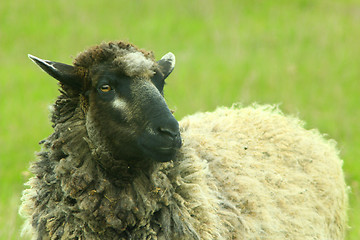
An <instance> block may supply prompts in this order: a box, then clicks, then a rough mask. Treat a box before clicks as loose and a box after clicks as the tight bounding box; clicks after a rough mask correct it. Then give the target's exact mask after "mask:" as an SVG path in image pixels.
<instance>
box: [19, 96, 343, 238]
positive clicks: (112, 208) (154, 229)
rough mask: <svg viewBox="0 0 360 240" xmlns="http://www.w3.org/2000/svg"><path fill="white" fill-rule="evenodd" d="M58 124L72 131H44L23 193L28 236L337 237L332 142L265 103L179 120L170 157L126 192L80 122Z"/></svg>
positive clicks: (339, 187) (339, 208) (338, 190)
mask: <svg viewBox="0 0 360 240" xmlns="http://www.w3.org/2000/svg"><path fill="white" fill-rule="evenodd" d="M60 100H61V99H60ZM58 104H59V102H58ZM74 118H76V116H73V118H72V119H74ZM78 119H79V120H78V122H77V123H81V121H82V120H81V117H78ZM62 124H63V126H62V128H67V127H71V131H68V132H66V133H60V132H56V130H55V133H54V134H53V135H52V136H50V137H49V139H48V140H47V141H46V143H45V149H44V151H43V152H41V153H40V154H39V155H40V156H41V158H40V160H39V161H38V162H35V163H33V165H32V172H33V173H34V174H35V177H33V178H31V179H30V181H29V182H28V185H29V186H30V189H27V190H25V191H24V195H23V199H22V200H23V204H22V207H21V212H22V215H23V216H26V217H27V219H28V221H27V223H26V225H25V228H24V229H25V231H26V230H29V231H30V232H31V231H33V229H36V231H35V233H33V239H244V240H245V239H246V240H249V239H250V240H251V239H269V240H270V239H299V240H304V239H343V238H344V235H345V231H346V228H347V224H346V221H347V217H346V210H347V187H346V185H345V182H344V176H343V172H342V161H341V160H340V159H339V157H338V151H337V150H336V147H335V142H334V141H331V140H330V141H329V140H325V139H324V137H323V136H322V135H320V134H319V133H318V131H315V130H305V129H304V128H303V123H302V122H300V121H299V120H298V119H296V118H292V117H286V116H284V115H283V114H282V113H281V112H280V111H279V110H277V109H276V108H274V107H271V106H252V107H245V108H235V107H233V108H219V109H217V110H216V111H215V112H208V113H198V114H195V115H193V116H188V117H186V118H184V119H183V120H182V121H181V122H180V124H181V128H182V137H183V139H184V145H183V147H182V148H181V151H180V152H179V154H178V155H177V159H176V160H175V161H174V162H173V163H156V164H155V163H154V166H153V167H152V168H150V170H149V172H146V173H144V172H139V176H138V177H137V178H136V179H134V181H133V183H132V184H131V185H130V186H128V187H127V188H125V189H119V188H117V187H116V185H114V184H113V183H112V182H111V181H109V179H106V177H105V176H104V175H103V173H102V171H101V169H100V168H99V167H98V166H97V165H96V159H94V158H95V156H96V155H94V154H93V153H90V149H89V147H88V143H87V142H86V141H85V140H84V134H86V132H84V128H83V126H82V125H81V124H75V122H74V121H70V120H68V121H65V122H64V123H62ZM59 150H61V151H64V152H66V153H67V154H68V156H67V157H64V156H63V155H62V154H61V151H59ZM103 157H104V156H103Z"/></svg>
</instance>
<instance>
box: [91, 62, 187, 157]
mask: <svg viewBox="0 0 360 240" xmlns="http://www.w3.org/2000/svg"><path fill="white" fill-rule="evenodd" d="M91 78H92V83H93V87H92V89H91V91H90V95H89V100H90V105H89V111H88V123H87V124H88V128H91V129H89V134H90V135H91V134H92V131H95V134H101V136H100V137H95V138H97V139H104V140H105V139H106V141H105V142H106V144H108V147H109V146H110V147H111V148H112V149H111V151H112V152H113V153H115V155H117V156H119V157H122V158H139V157H140V158H146V157H147V158H151V159H154V160H156V161H161V162H163V161H169V160H171V159H172V158H173V157H174V154H175V153H176V150H177V149H178V148H180V146H181V139H180V133H179V124H178V122H177V121H176V119H175V118H174V117H173V115H172V114H171V112H170V110H169V108H168V106H167V105H166V103H165V100H164V98H163V96H162V91H163V87H164V75H163V74H162V73H160V72H158V73H153V74H151V76H150V77H149V76H147V75H143V76H135V77H129V76H127V75H126V74H124V72H123V71H122V70H120V71H119V69H117V68H108V67H107V66H106V65H103V66H100V67H98V68H97V69H95V70H93V71H92V73H91Z"/></svg>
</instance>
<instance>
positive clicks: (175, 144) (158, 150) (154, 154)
mask: <svg viewBox="0 0 360 240" xmlns="http://www.w3.org/2000/svg"><path fill="white" fill-rule="evenodd" d="M139 145H140V149H141V150H142V152H143V154H144V156H145V157H146V158H150V159H152V160H154V161H156V162H169V161H171V160H174V158H175V155H176V153H177V151H178V150H179V149H180V147H181V145H182V144H181V138H180V137H179V138H177V139H175V140H174V141H172V142H169V143H167V144H161V143H159V142H156V140H154V139H143V140H142V141H140V142H139Z"/></svg>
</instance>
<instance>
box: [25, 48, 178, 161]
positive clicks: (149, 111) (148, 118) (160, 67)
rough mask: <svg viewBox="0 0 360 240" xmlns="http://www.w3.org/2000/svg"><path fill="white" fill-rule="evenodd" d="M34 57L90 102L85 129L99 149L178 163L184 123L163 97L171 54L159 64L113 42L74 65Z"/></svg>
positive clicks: (89, 52) (172, 61)
mask: <svg viewBox="0 0 360 240" xmlns="http://www.w3.org/2000/svg"><path fill="white" fill-rule="evenodd" d="M29 57H30V58H31V59H32V60H33V61H34V62H35V63H36V64H37V65H39V66H40V67H41V68H42V69H43V70H44V71H45V72H47V73H48V74H49V75H51V76H52V77H54V78H55V79H57V80H59V81H60V82H61V83H62V87H63V88H64V89H71V90H72V92H76V93H77V94H78V96H79V99H85V100H84V101H85V102H86V104H85V105H86V106H85V107H83V109H86V110H85V111H84V112H85V118H86V129H87V132H88V135H89V138H90V140H92V141H93V142H94V144H95V145H102V146H97V147H103V148H104V149H107V150H109V152H111V154H113V155H114V157H115V158H121V159H125V160H126V159H129V160H130V159H131V160H134V159H149V158H150V159H153V160H155V161H160V162H165V161H170V160H171V159H173V157H174V155H175V153H176V151H177V150H178V149H179V148H180V146H181V138H180V132H179V124H178V122H177V121H176V119H175V118H174V117H173V115H172V113H171V111H170V110H169V108H168V106H167V104H166V103H165V100H164V97H163V87H164V83H165V82H164V80H165V78H166V77H167V76H168V75H169V74H170V73H171V72H172V70H173V68H174V65H175V56H174V55H173V54H172V53H168V54H166V55H165V56H164V57H163V58H161V60H159V61H157V62H156V61H155V60H154V59H153V56H152V53H151V52H146V51H144V50H139V49H138V48H136V47H135V46H134V45H132V44H127V43H123V42H110V43H103V44H101V45H98V46H95V47H93V48H90V49H89V50H87V51H84V52H83V53H81V54H80V55H79V56H78V57H77V58H76V59H75V61H74V65H66V64H63V63H58V62H53V61H48V60H42V59H39V58H37V57H34V56H31V55H29ZM79 104H84V103H81V101H79Z"/></svg>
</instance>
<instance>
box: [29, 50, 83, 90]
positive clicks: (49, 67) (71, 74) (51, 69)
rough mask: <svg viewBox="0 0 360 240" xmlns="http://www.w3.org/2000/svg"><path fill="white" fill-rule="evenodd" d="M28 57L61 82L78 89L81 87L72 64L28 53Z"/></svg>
mask: <svg viewBox="0 0 360 240" xmlns="http://www.w3.org/2000/svg"><path fill="white" fill-rule="evenodd" d="M28 57H29V58H30V59H31V60H32V61H33V62H34V63H36V64H37V65H38V66H39V67H40V68H41V69H42V70H44V71H45V72H46V73H47V74H49V75H50V76H52V77H53V78H55V79H57V80H59V81H60V82H61V83H63V84H67V85H69V86H71V87H75V88H78V89H80V88H81V87H82V86H81V83H80V81H79V79H78V77H76V74H75V71H74V67H73V66H71V65H67V64H64V63H59V62H53V61H49V60H43V59H41V58H38V57H35V56H33V55H30V54H29V55H28Z"/></svg>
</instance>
